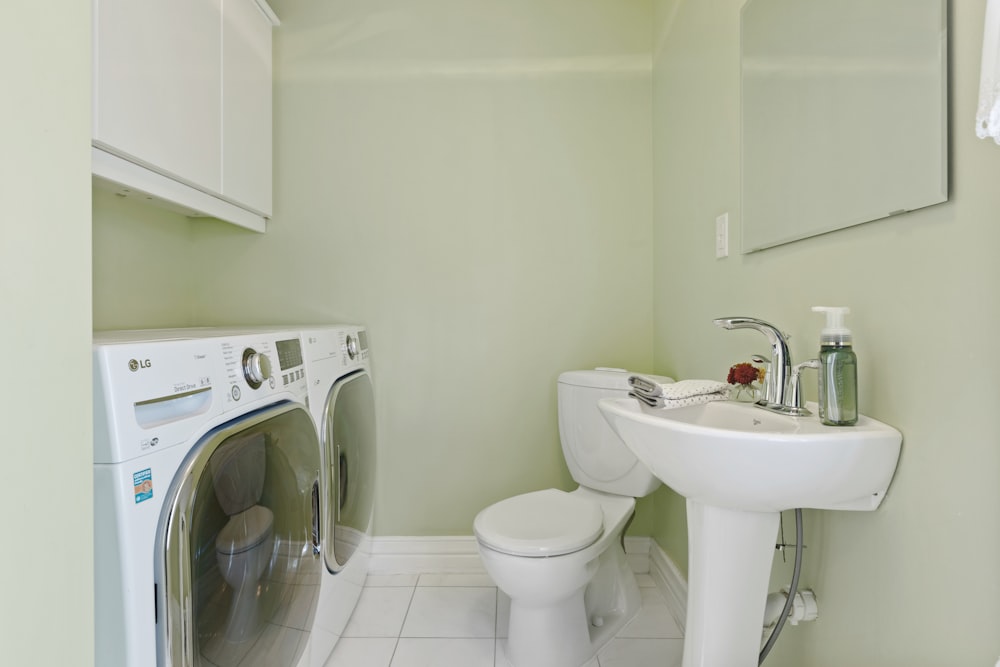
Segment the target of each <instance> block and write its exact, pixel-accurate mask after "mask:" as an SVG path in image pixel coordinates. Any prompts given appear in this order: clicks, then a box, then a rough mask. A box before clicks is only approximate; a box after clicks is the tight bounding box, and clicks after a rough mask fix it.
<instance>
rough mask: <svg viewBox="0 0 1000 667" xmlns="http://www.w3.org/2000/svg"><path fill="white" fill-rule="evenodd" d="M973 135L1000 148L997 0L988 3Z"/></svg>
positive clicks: (999, 2)
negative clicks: (992, 142)
mask: <svg viewBox="0 0 1000 667" xmlns="http://www.w3.org/2000/svg"><path fill="white" fill-rule="evenodd" d="M985 23H986V27H985V29H984V31H983V62H982V66H981V67H982V68H981V70H980V74H979V108H978V109H977V111H976V134H977V135H978V136H979V138H980V139H987V138H990V137H992V138H993V140H994V141H995V142H997V143H998V144H1000V0H987V3H986V21H985Z"/></svg>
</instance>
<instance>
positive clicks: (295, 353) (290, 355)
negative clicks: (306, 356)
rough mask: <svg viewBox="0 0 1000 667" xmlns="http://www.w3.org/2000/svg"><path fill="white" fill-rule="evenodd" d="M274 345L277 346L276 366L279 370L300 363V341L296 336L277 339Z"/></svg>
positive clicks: (299, 364)
mask: <svg viewBox="0 0 1000 667" xmlns="http://www.w3.org/2000/svg"><path fill="white" fill-rule="evenodd" d="M276 345H277V348H278V366H279V367H280V368H281V370H286V369H289V368H294V367H295V366H301V365H302V343H301V342H300V341H299V339H298V338H292V339H290V340H279V341H278V342H277V343H276Z"/></svg>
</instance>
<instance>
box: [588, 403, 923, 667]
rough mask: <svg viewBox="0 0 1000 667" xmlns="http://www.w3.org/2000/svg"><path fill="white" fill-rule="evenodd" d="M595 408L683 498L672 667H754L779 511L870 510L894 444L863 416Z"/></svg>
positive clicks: (895, 455)
mask: <svg viewBox="0 0 1000 667" xmlns="http://www.w3.org/2000/svg"><path fill="white" fill-rule="evenodd" d="M599 407H600V409H601V412H602V413H604V416H605V418H606V419H607V420H608V423H609V424H611V428H612V429H614V431H615V432H616V433H617V434H618V436H619V437H620V438H621V439H622V440H623V441H624V442H625V444H626V445H627V446H628V448H629V449H630V450H631V451H632V452H633V453H634V454H635V456H636V458H638V459H639V461H641V462H642V463H643V464H645V465H646V466H647V467H648V468H649V469H650V470H651V471H652V472H653V474H654V475H655V476H656V477H658V478H659V479H660V480H661V481H663V483H664V484H666V485H667V486H669V487H671V488H672V489H673V490H674V491H676V492H677V493H679V494H680V495H682V496H684V497H685V498H687V523H688V599H687V622H686V625H685V639H684V660H683V663H682V664H683V667H756V665H757V655H758V652H759V651H760V648H761V646H760V638H761V626H762V624H763V617H764V607H765V604H766V600H767V587H768V581H769V579H770V574H771V561H772V560H773V557H774V547H775V538H776V536H777V532H778V527H779V522H780V516H781V514H780V513H781V511H783V510H787V509H794V508H799V507H801V508H814V509H825V510H867V511H871V510H874V509H876V508H877V507H878V506H879V504H881V502H882V498H883V497H884V496H885V492H886V489H887V488H888V487H889V482H890V481H892V475H893V473H894V472H895V470H896V463H897V461H898V459H899V450H900V445H901V443H902V439H903V437H902V435H901V434H900V432H899V431H897V430H896V429H894V428H893V427H891V426H888V425H887V424H883V423H881V422H878V421H875V420H874V419H869V418H867V417H864V416H861V417H859V419H858V423H857V425H856V426H847V427H837V426H824V425H822V424H821V423H820V421H819V419H818V418H817V417H816V416H815V415H812V416H808V417H791V416H787V415H781V414H776V413H773V412H769V411H767V410H763V409H761V408H758V407H756V406H754V405H753V404H748V403H738V402H735V401H715V402H712V403H705V404H703V405H696V406H688V407H684V408H676V409H671V410H664V409H662V408H659V409H658V408H651V407H648V406H646V405H642V404H640V403H639V401H636V400H634V399H631V398H613V399H612V398H605V399H602V400H601V401H600V402H599ZM810 408H811V409H812V410H813V412H815V411H816V409H815V405H812V406H810Z"/></svg>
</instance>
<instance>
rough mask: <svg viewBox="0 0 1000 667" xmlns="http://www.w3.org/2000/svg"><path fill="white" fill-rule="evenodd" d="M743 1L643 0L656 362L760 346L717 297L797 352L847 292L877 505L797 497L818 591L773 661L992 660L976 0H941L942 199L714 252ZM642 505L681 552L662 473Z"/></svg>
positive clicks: (812, 342) (995, 644)
mask: <svg viewBox="0 0 1000 667" xmlns="http://www.w3.org/2000/svg"><path fill="white" fill-rule="evenodd" d="M742 4H743V2H742V0H697V1H694V0H658V1H657V2H656V6H655V15H656V25H657V30H658V34H659V36H658V39H657V42H658V46H657V51H656V54H655V61H654V63H655V64H654V91H655V92H654V105H653V108H654V118H655V120H654V136H655V146H656V148H655V169H654V173H655V182H654V191H655V192H656V204H655V214H654V215H655V222H654V235H655V261H654V266H655V277H654V284H655V288H654V289H655V318H656V323H655V346H656V347H655V358H656V367H657V370H659V371H662V372H668V373H671V374H675V375H676V376H678V377H722V374H723V373H725V370H726V369H727V368H728V366H729V365H730V364H732V363H734V362H736V361H740V360H745V359H746V357H747V356H748V355H749V354H750V353H753V352H762V351H765V349H766V345H765V344H764V341H763V340H762V339H760V336H759V334H755V333H753V332H730V331H723V330H721V329H716V328H715V327H713V326H712V324H711V319H712V318H713V317H717V316H721V315H744V314H746V315H754V316H758V317H762V318H764V319H766V320H769V321H771V322H774V323H776V324H778V325H779V326H781V327H782V328H784V329H786V330H787V331H789V332H790V333H791V334H792V335H793V336H794V338H793V339H792V341H791V347H792V354H793V357H794V359H796V360H803V359H807V358H809V357H810V356H813V355H814V354H815V351H816V349H815V348H816V340H817V338H818V334H819V329H820V326H821V320H819V318H817V317H816V316H815V315H813V314H811V313H810V312H809V307H810V306H812V305H816V304H831V305H832V304H845V305H849V306H851V308H852V315H851V317H850V323H851V326H852V328H853V330H854V333H855V340H856V350H857V352H858V356H859V358H860V366H859V368H860V394H861V396H860V401H861V409H862V410H863V411H864V412H865V413H867V414H870V415H872V416H874V417H876V418H878V419H881V420H883V421H886V422H888V423H890V424H893V425H894V426H896V427H898V428H899V429H900V430H901V431H902V432H903V436H904V442H903V453H902V458H901V460H900V464H899V468H898V470H897V473H896V478H895V480H894V481H893V484H892V486H891V488H890V489H889V494H888V497H887V498H886V500H885V502H884V503H883V505H882V507H881V508H880V509H879V510H878V511H877V512H874V513H845V512H841V513H834V512H807V513H806V522H807V526H806V531H807V540H806V543H807V544H808V545H809V548H808V549H807V551H806V568H805V574H804V578H803V583H804V585H806V586H808V587H811V588H813V589H815V591H816V594H817V597H818V599H819V604H820V619H819V621H817V622H816V623H812V624H808V625H804V626H799V627H798V628H792V629H790V630H789V631H786V634H787V637H785V636H783V637H782V640H781V642H779V645H778V646H779V649H778V651H777V652H776V654H775V657H774V658H773V662H772V661H769V662H768V664H769V665H772V667H781V666H782V665H787V666H789V667H792V666H794V667H811V666H829V667H834V666H837V667H839V666H842V665H852V666H857V667H892V666H896V665H898V666H900V667H902V666H903V665H906V666H907V667H914V666H922V665H926V666H928V667H931V666H933V667H940V666H941V665H969V666H972V665H992V664H994V662H995V661H996V659H997V655H998V654H1000V635H998V634H997V628H998V627H1000V530H998V529H997V526H998V525H1000V485H998V484H997V474H998V471H1000V447H998V441H1000V423H998V422H997V420H996V405H997V402H998V399H1000V389H998V385H997V383H996V380H995V377H994V376H993V369H992V364H993V363H994V359H995V357H996V351H995V350H996V340H997V331H998V330H1000V302H998V300H997V298H996V290H997V285H998V282H1000V281H998V278H1000V264H998V262H997V261H996V259H995V257H994V255H995V249H996V247H997V245H998V243H1000V227H998V226H997V224H996V223H997V216H998V214H1000V186H998V174H1000V147H997V146H996V145H994V144H992V143H986V142H982V141H979V140H978V139H976V138H975V135H974V131H973V124H974V118H975V108H976V97H977V94H978V72H979V55H980V51H979V50H980V46H981V43H982V27H983V23H982V20H983V13H984V7H985V2H984V1H983V0H956V1H955V2H953V3H951V20H952V30H951V36H950V39H951V58H952V62H951V77H952V78H951V105H950V113H951V114H952V122H951V133H952V136H951V167H950V168H951V200H950V202H948V203H947V204H943V205H940V206H936V207H933V208H929V209H925V210H922V211H918V212H914V213H910V214H906V215H902V216H899V217H897V218H892V219H888V220H884V221H880V222H874V223H870V224H867V225H862V226H860V227H855V228H852V229H849V230H844V231H840V232H835V233H832V234H828V235H825V236H821V237H817V238H813V239H808V240H805V241H800V242H797V243H794V244H790V245H786V246H782V247H779V248H775V249H772V250H767V251H764V252H761V253H758V254H754V255H748V256H740V255H738V254H735V255H733V256H730V257H729V258H728V259H724V260H716V259H715V257H714V245H713V232H714V220H715V217H716V216H717V215H719V214H720V213H723V212H725V211H728V212H729V214H730V221H731V232H732V236H731V239H730V246H731V247H734V248H738V247H739V235H740V218H739V143H738V142H739V52H738V48H739V47H738V44H739V10H740V7H741V6H742ZM817 131H822V128H817ZM803 214H804V215H806V214H807V213H805V212H804V213H803ZM679 285H684V287H683V288H682V289H681V288H678V286H679ZM655 523H656V526H655V531H654V535H655V537H656V539H657V541H658V542H659V543H660V544H661V545H662V546H663V547H664V548H665V549H666V550H667V551H668V552H669V553H670V554H671V555H672V556H673V557H674V558H675V559H676V560H678V561H680V562H683V563H686V556H685V553H684V552H685V550H686V539H685V537H684V535H685V532H684V531H685V523H684V506H683V501H682V500H681V499H679V498H677V497H676V496H674V495H673V494H671V493H670V492H668V491H661V492H658V494H657V496H656V521H655ZM791 526H792V524H791V522H789V523H788V527H789V528H790V527H791ZM786 536H787V534H786ZM782 574H783V575H787V568H786V570H785V571H783V572H782ZM785 580H787V579H785ZM778 585H779V583H778V581H775V582H774V585H773V588H777V587H778Z"/></svg>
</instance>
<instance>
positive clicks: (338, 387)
mask: <svg viewBox="0 0 1000 667" xmlns="http://www.w3.org/2000/svg"><path fill="white" fill-rule="evenodd" d="M323 431H324V443H323V446H324V451H325V452H326V460H327V463H328V470H327V484H326V489H327V491H326V507H327V511H326V540H325V544H324V552H325V560H326V567H327V569H329V570H330V571H331V572H337V571H339V570H340V569H341V568H343V567H344V566H345V565H346V564H347V561H348V560H349V559H350V558H351V556H352V555H353V554H354V552H355V551H356V550H357V549H358V548H359V547H360V546H361V545H362V544H363V543H364V540H365V537H366V536H367V535H369V534H370V532H371V522H372V508H373V506H374V495H375V399H374V394H373V393H372V382H371V378H370V377H369V375H368V373H367V372H364V371H360V372H358V373H355V374H354V375H349V376H347V377H346V378H344V379H342V380H340V381H338V382H337V383H336V384H334V385H333V388H332V389H331V390H330V395H329V397H328V398H327V402H326V411H325V413H324V415H323ZM331 536H332V539H331Z"/></svg>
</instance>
